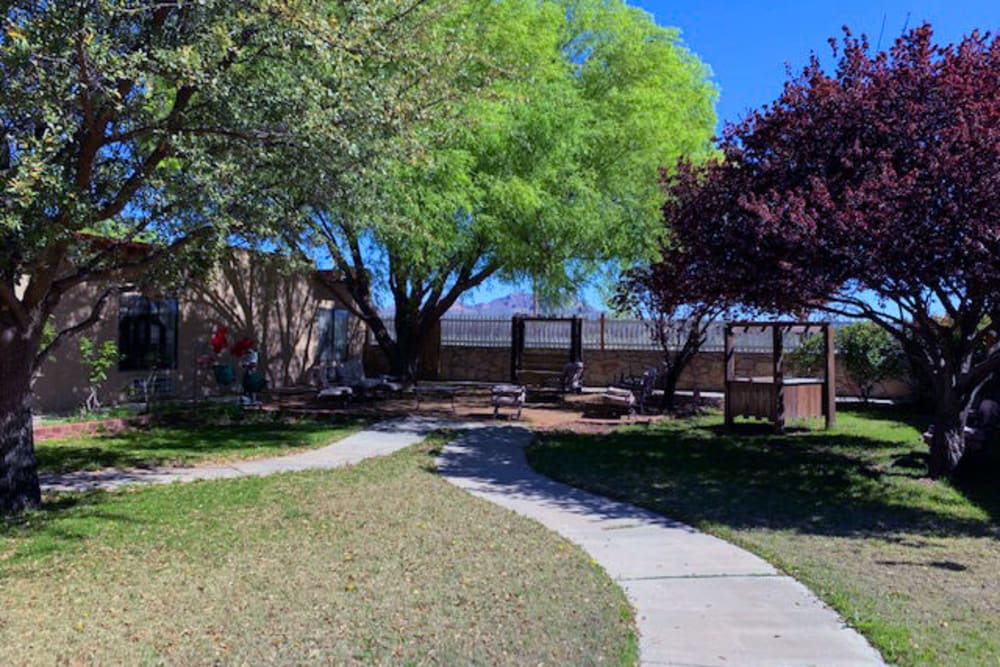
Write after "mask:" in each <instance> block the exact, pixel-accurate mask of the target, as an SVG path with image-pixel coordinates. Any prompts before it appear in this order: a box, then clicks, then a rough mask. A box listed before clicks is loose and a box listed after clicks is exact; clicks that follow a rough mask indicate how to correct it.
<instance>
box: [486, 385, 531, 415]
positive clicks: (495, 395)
mask: <svg viewBox="0 0 1000 667" xmlns="http://www.w3.org/2000/svg"><path fill="white" fill-rule="evenodd" d="M526 396H527V390H526V389H525V388H524V386H523V385H519V384H498V385H494V386H493V389H492V390H491V391H490V404H491V405H492V406H493V419H496V418H497V417H498V416H499V414H500V408H513V409H516V410H517V413H516V415H515V416H514V419H518V420H519V419H521V409H522V408H523V407H524V400H525V398H526Z"/></svg>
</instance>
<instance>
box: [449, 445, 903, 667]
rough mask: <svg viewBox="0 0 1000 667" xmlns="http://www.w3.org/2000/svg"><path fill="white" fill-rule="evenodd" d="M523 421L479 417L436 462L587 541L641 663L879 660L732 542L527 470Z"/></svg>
mask: <svg viewBox="0 0 1000 667" xmlns="http://www.w3.org/2000/svg"><path fill="white" fill-rule="evenodd" d="M531 439H532V435H531V433H530V432H529V431H527V430H524V429H520V428H485V429H478V430H475V431H468V432H466V433H465V434H464V435H463V436H462V437H461V438H460V439H459V440H457V441H456V442H455V443H453V444H451V445H449V446H448V447H446V448H445V450H444V452H443V453H442V455H441V457H440V459H439V461H438V463H439V470H440V472H441V473H442V474H443V475H444V476H445V478H446V479H448V480H449V481H450V482H452V483H454V484H456V485H458V486H460V487H462V488H464V489H467V490H468V491H470V492H471V493H473V494H475V495H477V496H480V497H483V498H486V499H488V500H491V501H493V502H495V503H497V504H498V505H502V506H504V507H507V508H509V509H511V510H514V511H515V512H518V513H519V514H522V515H524V516H527V517H529V518H532V519H535V520H537V521H539V522H540V523H542V524H543V525H545V526H546V527H548V528H550V529H552V530H554V531H556V532H558V533H560V534H562V535H564V536H565V537H566V538H568V539H570V540H571V541H573V542H575V543H577V544H578V545H580V546H581V547H583V549H585V550H586V551H587V552H588V553H590V554H591V556H592V557H593V558H594V560H595V561H597V563H599V564H600V565H601V566H602V567H603V568H604V569H605V570H606V571H607V572H608V574H609V575H610V576H611V577H612V578H613V579H615V580H616V581H617V582H618V583H619V585H621V586H622V588H624V589H625V592H626V594H627V595H628V597H629V599H630V600H631V602H632V604H633V605H634V607H635V609H636V615H637V621H638V626H639V634H640V637H639V652H640V653H639V654H640V660H641V662H642V664H644V665H686V666H688V667H694V666H696V665H697V666H702V665H719V666H720V667H721V666H726V667H736V666H737V665H746V666H748V667H750V666H752V667H767V666H776V667H777V666H781V667H790V666H793V665H800V666H806V665H809V666H829V667H853V666H856V665H882V664H884V663H883V662H882V660H881V658H880V657H879V655H878V653H877V652H876V651H875V650H874V649H873V648H871V647H870V646H869V645H868V643H867V642H866V641H865V640H864V638H863V637H861V635H859V634H858V633H856V632H855V631H854V630H852V629H850V628H847V627H846V626H845V625H844V623H843V621H842V620H841V619H840V618H839V617H838V616H837V614H836V613H835V612H834V611H833V610H831V609H830V608H828V607H826V606H824V605H823V604H822V603H821V602H820V601H819V600H817V599H816V597H815V596H814V595H813V594H812V593H811V592H809V590H808V589H806V588H805V587H804V586H803V585H802V584H800V583H798V582H797V581H795V580H794V579H792V578H791V577H788V576H784V575H782V574H780V573H779V572H777V571H776V570H775V569H774V568H773V567H772V566H771V565H769V564H768V563H767V562H765V561H763V560H761V559H760V558H758V557H756V556H754V555H753V554H751V553H749V552H747V551H744V550H742V549H739V548H737V547H735V546H733V545H732V544H729V543H728V542H725V541H723V540H720V539H717V538H714V537H711V536H709V535H705V534H704V533H700V532H698V531H696V530H694V529H693V528H691V527H689V526H686V525H684V524H681V523H678V522H676V521H672V520H670V519H666V518H664V517H662V516H659V515H657V514H654V513H651V512H648V511H645V510H642V509H640V508H637V507H635V506H632V505H628V504H625V503H620V502H615V501H612V500H609V499H607V498H603V497H600V496H596V495H592V494H589V493H585V492H583V491H580V490H578V489H574V488H572V487H569V486H566V485H563V484H559V483H557V482H554V481H552V480H550V479H548V478H547V477H544V476H542V475H539V474H537V473H535V472H533V471H532V470H531V468H530V467H529V466H528V464H527V463H526V462H525V458H524V447H525V445H527V444H528V443H529V442H531Z"/></svg>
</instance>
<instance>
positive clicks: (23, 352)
mask: <svg viewBox="0 0 1000 667" xmlns="http://www.w3.org/2000/svg"><path fill="white" fill-rule="evenodd" d="M36 347H37V346H36V345H32V343H31V341H30V340H27V339H25V337H24V336H23V335H22V334H20V333H19V332H18V331H17V330H16V329H15V328H14V327H10V328H4V329H3V330H0V515H7V514H17V513H19V512H22V511H24V510H26V509H37V508H38V507H40V506H41V490H40V489H39V486H38V471H37V470H36V461H35V442H34V436H33V434H32V424H31V372H32V371H31V367H32V362H33V361H34V358H35V354H36V352H37V350H36V349H35V348H36Z"/></svg>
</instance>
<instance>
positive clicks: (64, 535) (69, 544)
mask: <svg viewBox="0 0 1000 667" xmlns="http://www.w3.org/2000/svg"><path fill="white" fill-rule="evenodd" d="M112 497H113V496H111V495H109V494H108V493H107V492H104V491H86V492H79V493H61V494H58V495H55V496H49V497H46V498H45V499H44V501H43V503H42V508H41V509H40V510H37V511H33V512H26V513H24V514H20V515H17V516H13V517H3V518H0V539H4V540H6V539H10V540H11V542H12V543H14V544H15V546H14V548H13V550H12V551H11V552H10V553H9V554H6V555H4V556H3V557H2V558H0V580H2V579H3V578H4V577H5V576H6V574H7V573H6V569H7V567H10V566H15V565H19V564H22V563H26V562H30V561H34V560H37V559H39V558H43V557H45V556H48V555H51V554H54V553H58V552H62V551H65V550H67V549H75V548H82V547H83V545H84V543H85V540H87V538H89V537H90V536H91V535H93V534H94V533H95V532H96V531H97V530H98V528H99V527H100V525H101V524H103V523H107V522H117V523H130V524H140V523H144V522H143V521H141V520H139V519H137V518H136V517H135V516H132V515H130V514H126V513H123V512H112V511H108V509H107V508H106V504H107V502H108V500H109V499H110V498H112Z"/></svg>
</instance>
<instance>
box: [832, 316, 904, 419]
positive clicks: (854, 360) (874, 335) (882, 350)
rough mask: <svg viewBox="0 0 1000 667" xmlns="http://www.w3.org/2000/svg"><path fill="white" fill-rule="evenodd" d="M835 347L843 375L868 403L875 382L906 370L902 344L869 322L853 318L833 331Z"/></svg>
mask: <svg viewBox="0 0 1000 667" xmlns="http://www.w3.org/2000/svg"><path fill="white" fill-rule="evenodd" d="M837 350H838V352H839V357H840V361H841V362H843V364H844V367H845V368H846V369H847V375H848V376H849V377H850V378H851V381H852V382H853V383H854V385H855V386H856V387H857V389H858V393H859V394H860V395H861V399H862V400H863V401H864V402H865V403H868V401H869V400H870V399H871V395H872V390H873V389H874V388H875V385H876V384H878V383H879V382H882V381H884V380H888V379H890V378H901V377H903V376H904V375H905V374H906V371H907V367H908V365H907V363H906V354H905V353H904V352H903V347H902V346H901V345H900V344H899V341H897V340H896V339H895V338H893V337H892V336H890V335H889V333H888V332H886V331H885V329H882V328H881V327H879V326H878V325H876V324H874V323H872V322H855V323H854V324H849V325H847V326H846V327H843V328H842V329H839V330H838V331H837Z"/></svg>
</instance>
